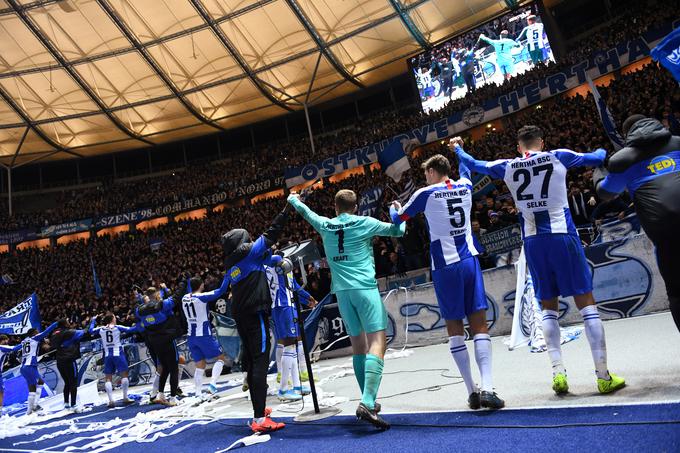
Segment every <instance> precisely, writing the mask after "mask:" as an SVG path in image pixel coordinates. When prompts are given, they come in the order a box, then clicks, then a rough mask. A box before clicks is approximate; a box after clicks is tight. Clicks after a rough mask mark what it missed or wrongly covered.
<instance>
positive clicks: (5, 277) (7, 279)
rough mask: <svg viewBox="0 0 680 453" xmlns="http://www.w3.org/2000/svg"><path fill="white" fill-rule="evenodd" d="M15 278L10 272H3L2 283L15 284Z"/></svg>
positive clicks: (0, 280) (0, 282)
mask: <svg viewBox="0 0 680 453" xmlns="http://www.w3.org/2000/svg"><path fill="white" fill-rule="evenodd" d="M13 284H14V279H13V278H12V277H11V276H10V275H9V274H2V275H1V276H0V285H13Z"/></svg>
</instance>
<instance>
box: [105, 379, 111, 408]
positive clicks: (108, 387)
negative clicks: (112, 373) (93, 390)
mask: <svg viewBox="0 0 680 453" xmlns="http://www.w3.org/2000/svg"><path fill="white" fill-rule="evenodd" d="M104 388H105V389H106V395H107V396H108V397H109V403H113V384H112V383H110V382H109V381H106V383H105V384H104Z"/></svg>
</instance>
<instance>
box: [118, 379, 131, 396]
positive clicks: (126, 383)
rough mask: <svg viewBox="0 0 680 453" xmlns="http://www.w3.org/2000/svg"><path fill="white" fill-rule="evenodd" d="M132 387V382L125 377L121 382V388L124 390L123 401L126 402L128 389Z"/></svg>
mask: <svg viewBox="0 0 680 453" xmlns="http://www.w3.org/2000/svg"><path fill="white" fill-rule="evenodd" d="M129 387H130V381H129V380H128V378H126V377H124V378H123V379H121V380H120V388H121V389H123V399H124V400H126V399H127V396H128V388H129Z"/></svg>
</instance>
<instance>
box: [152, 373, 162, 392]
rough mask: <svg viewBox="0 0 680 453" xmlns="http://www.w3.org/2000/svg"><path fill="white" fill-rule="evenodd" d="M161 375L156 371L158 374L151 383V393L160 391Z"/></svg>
mask: <svg viewBox="0 0 680 453" xmlns="http://www.w3.org/2000/svg"><path fill="white" fill-rule="evenodd" d="M160 380H161V375H160V374H158V371H156V375H155V376H154V377H153V382H152V383H151V393H152V394H154V393H158V384H159V383H160Z"/></svg>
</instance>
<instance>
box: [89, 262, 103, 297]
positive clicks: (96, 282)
mask: <svg viewBox="0 0 680 453" xmlns="http://www.w3.org/2000/svg"><path fill="white" fill-rule="evenodd" d="M90 264H91V265H92V278H93V279H94V294H95V296H97V299H99V298H100V297H102V287H101V285H100V284H99V279H98V278H97V270H96V269H95V268H94V261H93V260H92V255H90Z"/></svg>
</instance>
